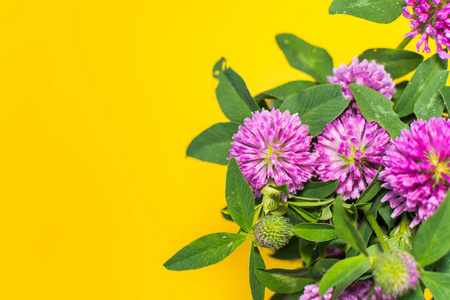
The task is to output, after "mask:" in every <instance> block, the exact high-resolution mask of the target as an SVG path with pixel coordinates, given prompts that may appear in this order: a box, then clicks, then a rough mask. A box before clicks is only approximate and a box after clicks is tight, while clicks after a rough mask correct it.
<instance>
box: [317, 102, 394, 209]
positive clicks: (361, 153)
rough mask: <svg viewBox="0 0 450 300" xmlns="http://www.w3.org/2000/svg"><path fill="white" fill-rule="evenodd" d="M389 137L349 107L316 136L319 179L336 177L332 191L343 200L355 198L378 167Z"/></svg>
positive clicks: (324, 179) (326, 179)
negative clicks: (337, 182) (335, 187)
mask: <svg viewBox="0 0 450 300" xmlns="http://www.w3.org/2000/svg"><path fill="white" fill-rule="evenodd" d="M389 138H390V137H389V133H388V132H387V131H385V130H384V129H383V128H381V127H380V126H379V125H378V124H377V123H376V122H367V121H366V120H365V119H364V118H363V116H362V115H361V114H360V113H358V112H355V111H354V110H352V108H351V107H350V108H349V109H348V110H347V111H346V112H345V113H343V114H342V115H341V116H340V117H339V118H338V119H336V120H334V121H333V122H332V123H331V124H327V128H326V129H325V130H324V132H323V133H322V134H320V135H319V136H318V138H317V140H318V142H317V144H316V146H315V150H316V152H317V153H318V154H319V158H318V159H317V166H316V168H317V169H316V173H317V175H319V179H320V180H322V181H328V180H336V179H338V180H339V184H338V187H337V189H336V192H337V193H338V194H342V195H343V199H344V200H347V199H357V198H358V197H359V196H360V194H361V192H362V191H364V190H365V189H366V187H367V186H368V185H369V184H370V183H371V182H372V180H373V178H374V177H375V175H376V173H377V171H378V169H379V168H380V167H381V159H382V157H383V155H384V153H385V150H386V146H387V144H388V142H389Z"/></svg>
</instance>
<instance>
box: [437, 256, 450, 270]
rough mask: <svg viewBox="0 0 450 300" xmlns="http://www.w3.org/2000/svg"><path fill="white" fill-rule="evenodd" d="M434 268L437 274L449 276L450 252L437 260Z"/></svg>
mask: <svg viewBox="0 0 450 300" xmlns="http://www.w3.org/2000/svg"><path fill="white" fill-rule="evenodd" d="M434 267H435V269H436V271H438V272H439V273H446V274H450V252H447V254H445V255H444V256H443V257H442V258H441V259H440V260H438V261H437V262H436V263H435V264H434Z"/></svg>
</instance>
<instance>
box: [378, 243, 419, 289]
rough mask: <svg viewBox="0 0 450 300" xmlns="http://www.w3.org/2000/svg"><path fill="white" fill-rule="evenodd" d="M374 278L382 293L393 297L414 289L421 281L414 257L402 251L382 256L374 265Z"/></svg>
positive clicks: (390, 252)
mask: <svg viewBox="0 0 450 300" xmlns="http://www.w3.org/2000/svg"><path fill="white" fill-rule="evenodd" d="M373 276H374V278H375V283H376V285H377V286H378V287H380V289H381V291H382V292H383V293H385V294H387V295H390V296H393V297H397V296H401V295H403V294H405V293H406V292H407V291H409V290H412V289H414V288H415V287H416V285H417V283H418V281H419V273H418V271H417V263H416V261H415V259H414V257H413V256H412V255H411V254H409V253H408V252H405V251H401V250H392V251H388V252H385V253H383V254H380V256H378V257H377V258H376V260H375V263H374V271H373Z"/></svg>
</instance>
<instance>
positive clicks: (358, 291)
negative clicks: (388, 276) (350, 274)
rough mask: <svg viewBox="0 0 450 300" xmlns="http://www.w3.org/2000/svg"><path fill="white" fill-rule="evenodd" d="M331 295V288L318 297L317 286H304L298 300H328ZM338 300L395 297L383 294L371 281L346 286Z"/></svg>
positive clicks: (387, 299)
mask: <svg viewBox="0 0 450 300" xmlns="http://www.w3.org/2000/svg"><path fill="white" fill-rule="evenodd" d="M332 294H333V288H331V289H329V290H328V291H327V292H326V293H325V295H324V296H323V297H320V296H319V285H318V284H310V285H307V286H305V289H304V292H303V295H301V296H300V299H299V300H329V299H331V297H332ZM338 299H340V300H395V299H396V297H393V296H389V295H386V294H383V293H382V292H381V289H380V287H378V286H376V285H374V283H373V280H372V279H368V280H360V281H357V282H355V283H354V284H352V285H350V286H348V287H347V288H346V289H345V290H344V291H343V292H342V293H340V294H339V297H338Z"/></svg>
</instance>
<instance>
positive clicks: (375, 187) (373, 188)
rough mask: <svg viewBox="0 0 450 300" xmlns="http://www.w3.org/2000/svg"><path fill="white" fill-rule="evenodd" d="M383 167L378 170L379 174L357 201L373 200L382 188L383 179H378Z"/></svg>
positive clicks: (359, 202) (360, 202)
mask: <svg viewBox="0 0 450 300" xmlns="http://www.w3.org/2000/svg"><path fill="white" fill-rule="evenodd" d="M380 171H381V168H380V169H379V170H378V171H377V174H376V175H375V177H374V178H373V180H372V182H371V183H370V184H369V186H368V187H367V188H366V189H365V190H364V192H363V193H362V195H361V197H359V199H358V200H357V201H356V203H358V204H362V203H366V202H369V201H370V200H372V198H373V197H375V195H376V194H378V192H379V191H380V190H381V184H382V183H381V181H379V180H378V175H379V174H380Z"/></svg>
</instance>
